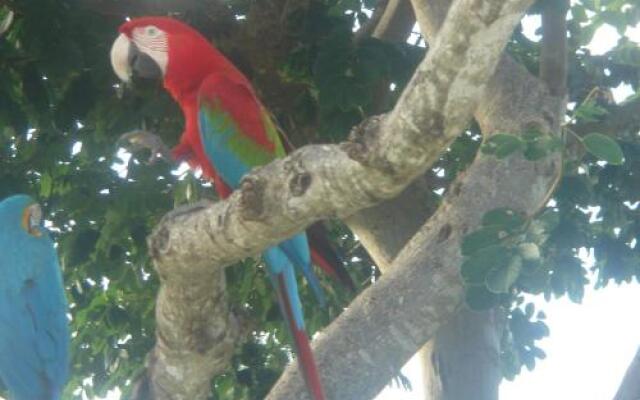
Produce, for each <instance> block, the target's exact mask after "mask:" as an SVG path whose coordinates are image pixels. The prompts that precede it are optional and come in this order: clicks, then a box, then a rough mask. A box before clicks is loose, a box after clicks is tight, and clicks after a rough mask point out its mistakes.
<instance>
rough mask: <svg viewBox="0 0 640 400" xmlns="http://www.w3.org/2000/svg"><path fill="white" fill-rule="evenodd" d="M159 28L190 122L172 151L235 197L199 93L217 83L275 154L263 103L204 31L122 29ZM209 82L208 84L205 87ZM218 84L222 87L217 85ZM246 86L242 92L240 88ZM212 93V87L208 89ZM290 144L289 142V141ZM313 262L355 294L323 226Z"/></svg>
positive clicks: (313, 243) (310, 369) (304, 344)
mask: <svg viewBox="0 0 640 400" xmlns="http://www.w3.org/2000/svg"><path fill="white" fill-rule="evenodd" d="M146 26H155V27H156V28H158V29H160V30H162V31H163V32H165V33H166V34H167V41H168V44H167V46H168V49H169V54H170V56H169V57H168V60H167V65H166V70H165V71H164V82H163V83H164V87H165V88H166V89H167V91H169V93H170V94H171V95H172V97H173V98H174V99H175V100H176V101H177V102H178V103H179V105H180V107H181V109H182V111H183V115H184V120H185V127H184V131H183V133H182V135H181V137H180V142H179V144H178V145H177V146H176V147H175V148H174V149H173V150H172V155H173V157H174V158H175V159H176V160H179V161H187V162H188V163H189V165H190V166H191V167H192V168H201V170H202V172H203V175H204V177H205V178H206V179H209V180H211V181H212V182H213V184H214V185H215V188H216V190H217V192H218V194H219V195H220V197H221V198H226V197H227V196H229V195H230V194H231V191H232V190H231V188H230V187H229V186H228V185H227V184H226V183H225V182H224V181H223V180H222V179H221V177H220V176H219V174H218V173H217V171H216V169H215V168H214V166H213V165H212V163H211V162H210V161H209V158H208V157H207V154H206V153H205V150H204V147H203V144H202V142H201V135H200V132H199V126H198V112H199V108H198V95H199V93H200V92H201V91H202V90H203V87H202V86H203V84H205V85H208V84H210V85H214V86H215V88H212V91H213V90H215V91H216V92H215V93H216V94H217V98H218V99H220V98H223V99H224V101H225V109H227V110H229V111H230V112H231V114H232V117H233V120H234V121H235V122H237V123H238V125H239V127H240V129H241V131H242V132H243V134H246V135H247V136H249V137H250V138H251V139H252V140H253V141H254V142H255V143H257V144H259V145H260V146H261V147H262V148H264V149H267V150H270V151H274V147H273V146H274V144H273V142H272V141H271V140H270V139H269V138H268V137H267V134H266V132H265V126H264V122H263V120H262V116H261V112H262V105H261V104H260V102H259V100H258V98H257V96H256V95H255V93H254V91H253V88H252V86H251V84H250V82H249V81H248V79H247V78H246V77H245V76H244V75H243V74H242V73H241V72H240V71H239V70H238V69H237V68H236V67H235V66H234V65H233V64H232V63H231V62H230V61H229V60H227V59H226V58H225V57H224V56H223V55H222V54H221V53H220V52H219V51H218V50H217V49H216V48H215V47H213V46H212V45H211V44H210V43H209V42H208V41H207V40H206V39H205V38H204V37H203V36H202V35H200V33H198V32H197V31H196V30H194V29H193V28H191V27H189V26H187V25H185V24H183V23H181V22H179V21H176V20H174V19H171V18H166V17H143V18H137V19H134V20H131V21H129V22H127V23H125V24H123V25H122V26H121V27H120V32H121V33H123V34H125V35H126V36H128V37H129V38H131V37H132V35H133V31H134V30H135V29H136V28H139V27H146ZM216 75H217V76H224V78H225V79H224V82H223V83H225V84H226V83H229V82H231V83H232V84H230V85H227V86H229V87H228V88H225V87H224V85H222V84H220V82H218V83H216V81H215V76H216ZM205 81H206V83H205ZM216 85H217V86H216ZM238 88H240V89H241V90H238ZM204 89H205V90H204V92H205V93H206V88H204ZM285 143H286V141H285ZM307 234H308V238H309V244H310V247H311V256H312V260H313V262H314V263H315V264H316V265H317V266H319V267H320V268H322V269H323V270H324V271H325V272H326V273H327V274H328V275H330V276H331V277H332V278H334V279H337V280H339V281H341V282H342V283H343V284H344V285H345V286H347V287H349V288H350V289H352V290H355V286H354V284H353V281H352V280H351V278H350V277H349V275H348V273H347V272H346V270H345V269H344V266H343V263H342V261H341V259H340V257H339V256H338V255H337V253H336V252H335V249H334V248H333V246H332V245H331V244H330V243H329V241H328V240H327V237H326V230H325V228H324V226H322V225H321V224H320V223H317V224H314V225H312V226H311V227H310V228H309V229H308V231H307ZM278 279H279V282H278V285H277V286H278V287H277V290H276V291H277V293H278V297H279V298H280V304H281V306H282V308H283V314H284V315H285V318H286V320H287V323H288V324H289V326H290V328H291V329H290V330H291V332H292V336H293V339H294V343H295V346H296V349H297V354H298V355H299V365H300V368H301V369H302V371H303V375H304V376H305V380H306V381H307V386H308V387H309V389H310V392H311V394H312V396H313V397H314V399H316V400H323V399H324V393H323V391H322V386H321V384H320V380H319V376H318V371H317V368H316V365H315V362H314V359H313V354H312V352H311V348H310V346H309V340H308V338H307V335H306V333H305V332H304V331H303V330H300V329H296V325H295V323H294V319H293V313H292V308H291V304H290V303H289V298H288V296H286V295H285V293H284V289H283V288H284V283H283V281H282V276H280V277H278Z"/></svg>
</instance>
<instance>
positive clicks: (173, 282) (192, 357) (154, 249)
mask: <svg viewBox="0 0 640 400" xmlns="http://www.w3.org/2000/svg"><path fill="white" fill-rule="evenodd" d="M530 3H531V0H507V1H504V0H484V1H482V0H459V1H456V2H455V3H454V6H453V8H452V12H451V13H450V15H449V17H448V19H447V22H446V23H445V25H444V27H443V31H442V33H441V34H440V35H439V36H438V39H437V40H436V41H435V43H432V47H431V50H430V52H429V55H428V56H427V58H426V59H425V61H423V63H422V64H421V65H420V66H419V67H418V69H417V71H416V74H415V76H414V78H413V79H412V81H411V82H410V84H409V85H408V87H407V89H406V90H405V92H404V93H403V95H402V97H401V98H400V100H399V101H398V104H397V105H396V107H395V108H394V110H393V111H392V112H391V113H390V114H389V115H388V116H386V117H385V118H377V119H373V120H371V121H369V123H368V124H365V125H364V126H362V127H360V134H356V135H354V140H353V141H351V142H349V143H345V144H342V145H325V146H308V147H305V148H302V149H300V150H298V151H296V152H295V153H293V154H292V155H290V156H289V157H287V158H286V159H282V160H278V161H276V162H274V163H271V164H269V165H268V166H265V167H263V168H260V169H259V170H257V171H254V172H253V173H252V174H251V175H250V176H248V177H247V178H246V179H245V181H244V183H243V185H242V188H241V190H239V191H237V192H235V193H234V194H233V195H232V196H231V197H230V198H229V199H228V200H227V201H224V202H220V203H215V204H212V205H206V206H198V207H196V208H187V209H182V210H177V211H175V212H173V213H171V214H169V215H168V216H167V217H165V218H164V219H163V221H162V222H161V223H160V224H159V226H158V227H157V228H156V229H155V231H154V233H153V234H152V236H151V237H150V240H149V246H150V249H151V255H152V257H153V259H154V264H155V266H156V269H157V270H158V273H159V275H160V279H161V291H160V294H159V298H158V302H157V315H158V327H157V338H158V342H157V344H156V347H155V348H154V350H153V353H152V357H151V358H150V365H149V369H148V371H147V372H148V373H147V376H148V378H149V379H148V382H149V385H148V388H149V392H150V393H151V395H152V396H153V397H154V398H162V399H165V398H171V399H198V398H202V396H203V395H204V388H205V387H206V385H207V384H208V383H209V380H210V379H211V377H212V376H213V374H214V373H216V371H218V370H217V369H216V368H213V367H210V368H207V369H205V368H202V369H197V370H194V369H192V368H193V367H192V366H193V365H201V366H205V365H216V366H220V365H223V364H224V362H226V361H227V360H228V357H229V354H230V353H229V350H228V349H229V348H230V345H231V344H232V343H233V340H232V339H231V338H232V337H233V332H234V323H233V318H232V317H230V316H229V315H230V313H228V312H225V311H228V308H227V305H226V299H225V298H224V284H223V283H221V282H222V281H223V277H222V268H223V266H225V265H228V264H230V263H231V262H233V261H235V260H238V259H240V258H243V257H246V256H248V255H252V254H257V253H258V252H259V251H260V250H261V249H263V248H265V247H267V246H268V245H270V244H273V243H275V242H278V241H280V240H282V239H284V238H286V237H288V236H290V235H291V234H293V233H294V232H296V231H299V230H301V229H303V228H304V227H305V226H306V225H308V224H310V223H311V222H313V221H315V220H317V219H320V218H323V217H333V216H337V217H345V216H348V215H350V214H352V213H354V212H356V211H358V210H360V209H362V208H364V207H368V206H371V205H374V204H375V203H376V202H379V201H380V200H382V199H386V198H390V197H393V196H395V195H397V194H398V193H399V192H400V191H401V190H402V189H403V188H405V187H406V186H407V185H408V184H409V183H410V182H411V181H412V179H413V178H415V177H416V176H418V175H420V174H422V173H424V171H425V170H426V168H428V167H429V166H430V165H431V164H432V163H433V162H434V161H435V160H436V159H437V158H438V157H439V155H440V153H441V152H442V150H443V149H444V148H446V147H447V146H448V145H449V144H450V143H451V141H452V140H453V139H454V138H455V137H456V136H457V134H458V133H459V132H461V131H462V130H463V129H464V128H465V127H466V125H467V123H468V120H469V118H470V116H471V113H472V112H473V110H474V107H475V104H476V102H477V101H478V99H479V97H480V95H481V94H482V92H483V90H484V87H485V84H486V82H487V81H488V79H489V77H490V76H491V75H492V73H493V71H494V68H495V65H496V63H497V61H498V59H499V58H500V54H501V53H502V50H503V47H504V44H505V43H506V41H507V39H508V37H509V36H510V33H511V31H512V29H513V26H514V25H515V24H516V23H517V22H518V21H519V20H520V17H521V15H522V13H523V11H524V10H525V9H526V7H527V6H528V5H529V4H530ZM465 229H466V228H465ZM452 248H453V247H452ZM455 251H457V250H455ZM416 271H420V269H418V270H416ZM443 274H444V275H442V276H438V275H437V274H436V275H432V276H431V277H423V278H420V279H422V280H423V281H425V283H426V284H433V286H434V287H443V290H444V291H436V292H434V296H436V297H437V298H436V299H434V303H432V304H434V305H435V304H442V307H441V309H440V308H435V307H433V306H430V307H427V308H424V309H423V314H424V316H425V317H428V318H427V319H428V320H431V321H434V324H433V325H430V327H431V328H433V329H435V327H437V326H438V325H439V324H440V323H442V322H443V321H444V319H443V318H444V317H443V316H446V315H447V311H451V312H453V308H455V307H457V304H458V303H459V302H458V301H457V299H458V300H459V295H460V293H461V292H460V286H459V285H456V284H455V280H457V279H458V278H457V274H456V275H455V276H453V275H452V274H451V272H450V271H443ZM450 279H454V281H453V282H452V284H451V285H445V286H446V287H450V288H451V293H449V294H447V291H448V289H444V288H445V286H442V283H443V282H444V281H446V280H450ZM385 281H386V282H388V283H387V284H386V285H387V286H386V287H387V290H388V288H389V287H391V288H398V287H399V286H397V285H401V286H402V285H405V284H412V285H413V287H412V288H407V293H408V295H407V296H408V297H405V296H404V295H403V296H402V298H410V297H411V293H412V292H413V291H416V290H420V291H422V290H423V289H422V287H417V286H415V284H416V282H419V280H418V281H416V280H414V281H413V283H412V282H408V281H407V280H406V279H404V278H402V276H398V275H396V276H394V277H389V278H388V279H386V280H385ZM426 281H429V282H426ZM384 288H385V286H381V287H380V289H378V288H377V285H376V286H375V287H374V288H373V289H372V293H373V294H369V295H367V296H366V297H365V299H364V300H362V301H359V304H360V306H355V307H353V309H352V310H351V311H350V314H349V315H352V317H349V316H347V317H345V318H356V319H361V318H362V317H363V315H364V316H366V315H367V312H368V310H370V307H369V305H371V304H372V303H371V301H373V299H372V296H375V293H377V292H378V291H381V290H385V289H384ZM395 293H400V292H397V291H396V292H395ZM401 293H404V292H401ZM402 301H404V300H402V299H401V301H400V303H398V304H395V303H393V304H391V306H393V307H398V306H400V305H402V304H401V303H402ZM445 303H446V304H449V305H448V306H447V305H446V304H445ZM194 304H197V305H198V307H194ZM423 322H424V321H423ZM390 325H393V324H390ZM390 325H387V327H388V326H390ZM416 326H417V325H416ZM416 326H412V327H408V328H410V329H411V331H412V335H413V333H416V332H415V328H416ZM353 329H357V328H356V326H351V325H349V324H347V325H344V324H341V323H337V324H336V326H335V327H332V329H331V330H332V331H334V332H335V331H337V332H339V333H341V334H345V333H348V332H349V331H350V330H353ZM402 331H403V328H402V329H400V330H399V331H394V330H392V331H389V332H387V335H390V336H386V337H384V338H380V340H381V341H382V342H384V343H387V342H388V343H389V344H390V345H391V344H394V345H395V346H396V347H395V349H396V350H397V347H398V346H400V347H403V348H404V350H403V351H400V352H398V356H397V357H396V359H397V360H398V361H399V360H400V359H401V358H403V357H404V356H405V355H406V354H405V353H408V351H409V348H410V347H413V345H414V344H415V345H416V346H417V345H418V344H416V340H417V341H419V340H422V339H421V338H422V335H423V334H422V333H420V334H419V335H418V336H415V337H412V338H411V340H405V339H406V337H404V336H405V335H406V333H402ZM421 332H426V334H427V335H428V334H429V333H432V331H431V330H430V329H425V330H422V329H421ZM416 334H417V333H416ZM398 335H400V336H398ZM392 347H393V346H392ZM392 347H390V348H389V349H390V350H391V349H392ZM416 348H417V347H416ZM357 349H358V347H357V346H356V347H354V348H352V349H351V351H352V352H354V351H355V353H354V354H355V355H354V357H355V359H358V360H359V361H360V362H364V363H367V359H373V358H377V357H379V355H380V354H382V353H380V354H373V353H370V352H369V351H364V350H363V351H362V352H360V351H358V350H357ZM411 351H415V349H413V350H411ZM323 354H324V353H322V352H320V354H319V363H320V365H321V368H322V365H323V362H324V361H323V360H324V358H323V357H324V356H323ZM352 359H353V358H352ZM190 361H197V364H189V362H190ZM396 364H397V363H395V362H392V363H390V364H388V365H380V367H379V368H378V369H377V370H376V369H375V368H369V369H368V371H369V373H376V372H377V373H380V374H382V375H389V376H390V374H391V373H393V372H394V371H395V370H396V367H397V366H398V365H396ZM347 367H348V366H347ZM332 370H333V371H338V373H341V374H342V375H343V376H344V374H347V373H353V370H351V371H348V370H345V369H344V368H343V369H337V370H336V369H335V368H332ZM291 376H292V374H291V373H289V374H288V375H287V377H285V379H283V380H281V381H280V383H279V384H278V386H277V388H276V389H275V391H274V392H273V394H272V398H296V399H298V398H305V396H306V394H305V393H306V392H304V390H303V391H302V392H297V391H296V390H293V392H291V390H292V388H293V389H295V388H296V387H298V386H301V380H299V379H297V378H295V374H294V375H293V378H291ZM324 378H327V377H326V376H325V374H324V371H323V379H324ZM378 380H379V379H378ZM328 381H332V380H331V379H330V378H328ZM296 385H298V386H296ZM327 386H328V387H327V389H328V391H329V393H333V392H335V391H338V392H339V393H345V394H346V395H344V396H343V395H336V396H333V395H331V394H330V395H329V397H330V398H362V397H363V396H365V397H366V396H367V395H369V394H372V392H371V388H362V387H356V386H349V387H346V388H339V387H334V386H333V385H327ZM332 391H333V392H332ZM340 391H342V392H340ZM345 391H346V392H345ZM169 392H171V393H169ZM277 393H280V395H278V394H277ZM336 393H337V392H336ZM349 393H351V394H353V396H351V395H348V394H349ZM288 394H292V397H287V396H288Z"/></svg>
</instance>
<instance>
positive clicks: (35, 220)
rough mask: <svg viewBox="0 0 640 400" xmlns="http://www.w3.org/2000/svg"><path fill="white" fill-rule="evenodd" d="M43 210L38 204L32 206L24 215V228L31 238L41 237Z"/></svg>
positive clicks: (25, 210)
mask: <svg viewBox="0 0 640 400" xmlns="http://www.w3.org/2000/svg"><path fill="white" fill-rule="evenodd" d="M41 223H42V208H40V206H39V205H38V204H31V205H30V206H28V207H27V208H25V209H24V212H23V214H22V227H23V228H24V230H26V231H27V233H29V235H31V236H41V235H42V232H41V231H40V224H41Z"/></svg>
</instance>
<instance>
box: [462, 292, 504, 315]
mask: <svg viewBox="0 0 640 400" xmlns="http://www.w3.org/2000/svg"><path fill="white" fill-rule="evenodd" d="M499 300H500V298H499V297H498V295H497V294H495V293H491V292H490V291H488V290H487V288H486V287H484V286H471V287H469V288H468V289H467V291H466V293H465V301H466V302H467V305H469V308H471V309H472V310H476V311H483V310H489V309H491V308H493V307H494V306H495V305H497V304H498V301H499Z"/></svg>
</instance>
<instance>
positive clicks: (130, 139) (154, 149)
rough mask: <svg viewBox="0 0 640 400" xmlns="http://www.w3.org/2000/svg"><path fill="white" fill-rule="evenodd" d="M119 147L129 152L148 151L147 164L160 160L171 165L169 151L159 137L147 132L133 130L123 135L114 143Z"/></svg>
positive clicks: (171, 159)
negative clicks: (149, 153)
mask: <svg viewBox="0 0 640 400" xmlns="http://www.w3.org/2000/svg"><path fill="white" fill-rule="evenodd" d="M116 143H117V144H118V145H119V146H122V147H124V148H125V149H127V150H129V151H130V152H132V153H133V152H136V151H139V150H144V149H148V150H149V151H150V152H151V155H150V156H149V159H148V160H147V164H149V165H152V164H154V163H155V162H156V160H157V159H159V158H161V159H163V160H165V161H166V162H168V163H173V157H171V150H169V148H168V147H167V145H165V144H164V142H163V141H162V139H160V136H158V135H156V134H155V133H151V132H149V131H144V130H141V129H135V130H133V131H130V132H127V133H123V134H122V135H121V136H120V137H119V138H118V141H117V142H116Z"/></svg>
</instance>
